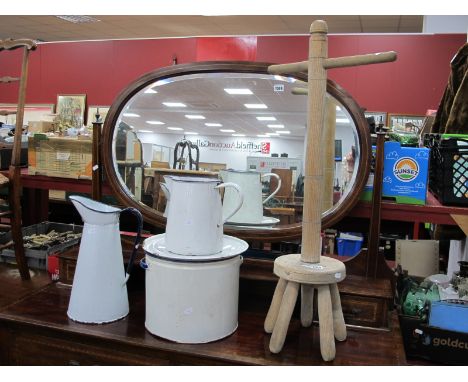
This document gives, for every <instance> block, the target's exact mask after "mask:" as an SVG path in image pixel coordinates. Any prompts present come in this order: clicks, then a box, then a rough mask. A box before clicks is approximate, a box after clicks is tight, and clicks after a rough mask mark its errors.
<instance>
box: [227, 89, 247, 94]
mask: <svg viewBox="0 0 468 382" xmlns="http://www.w3.org/2000/svg"><path fill="white" fill-rule="evenodd" d="M224 91H225V92H226V93H228V94H253V93H252V90H250V89H224Z"/></svg>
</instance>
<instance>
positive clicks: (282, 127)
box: [267, 125, 284, 129]
mask: <svg viewBox="0 0 468 382" xmlns="http://www.w3.org/2000/svg"><path fill="white" fill-rule="evenodd" d="M267 126H268V127H269V128H271V129H284V125H267Z"/></svg>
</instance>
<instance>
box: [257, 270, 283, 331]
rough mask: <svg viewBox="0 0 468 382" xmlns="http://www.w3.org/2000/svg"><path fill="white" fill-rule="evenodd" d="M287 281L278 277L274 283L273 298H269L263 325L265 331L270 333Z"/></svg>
mask: <svg viewBox="0 0 468 382" xmlns="http://www.w3.org/2000/svg"><path fill="white" fill-rule="evenodd" d="M287 283H288V282H287V281H286V280H285V279H281V278H280V279H279V280H278V283H277V284H276V289H275V293H274V294H273V299H272V300H271V305H270V309H268V313H267V316H266V318H265V323H264V325H263V327H264V329H265V332H267V333H271V332H272V331H273V328H274V327H275V323H276V318H277V317H278V312H279V310H280V306H281V301H282V300H283V295H284V290H285V289H286V284H287Z"/></svg>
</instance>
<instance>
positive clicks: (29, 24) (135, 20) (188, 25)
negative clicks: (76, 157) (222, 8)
mask: <svg viewBox="0 0 468 382" xmlns="http://www.w3.org/2000/svg"><path fill="white" fill-rule="evenodd" d="M93 17H95V18H97V19H99V20H101V21H98V22H95V23H86V24H73V23H70V22H68V21H65V20H61V19H59V18H57V17H55V16H0V38H2V39H3V38H8V37H13V38H18V37H29V38H36V39H41V40H44V41H67V40H81V39H90V38H93V39H105V38H120V39H125V38H134V37H135V36H138V37H141V38H145V37H146V38H158V37H184V36H208V35H218V36H219V35H249V34H254V35H275V34H307V33H308V32H309V27H310V23H311V22H312V21H313V20H316V19H319V18H321V19H324V20H326V21H327V23H328V29H329V33H359V32H366V33H379V32H385V33H398V32H406V33H408V32H410V33H418V32H421V31H422V21H423V16H397V15H390V16H367V15H366V16H357V15H352V16H348V15H343V16H341V15H332V16H317V15H285V16H284V15H281V16H280V15H253V16H183V15H177V16H158V15H153V16H93ZM90 30H92V31H94V32H95V35H94V36H91V35H90V33H89V31H90Z"/></svg>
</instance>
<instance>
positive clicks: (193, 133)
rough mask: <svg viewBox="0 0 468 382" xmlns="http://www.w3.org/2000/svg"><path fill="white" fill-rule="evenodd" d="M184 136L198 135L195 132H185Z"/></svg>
mask: <svg viewBox="0 0 468 382" xmlns="http://www.w3.org/2000/svg"><path fill="white" fill-rule="evenodd" d="M184 134H187V135H198V133H196V132H195V131H186V132H185V133H184Z"/></svg>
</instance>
